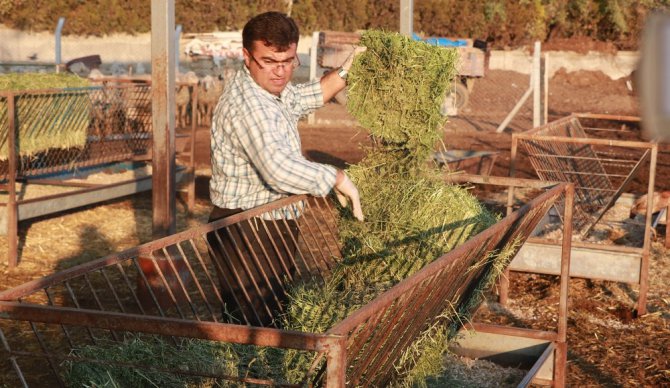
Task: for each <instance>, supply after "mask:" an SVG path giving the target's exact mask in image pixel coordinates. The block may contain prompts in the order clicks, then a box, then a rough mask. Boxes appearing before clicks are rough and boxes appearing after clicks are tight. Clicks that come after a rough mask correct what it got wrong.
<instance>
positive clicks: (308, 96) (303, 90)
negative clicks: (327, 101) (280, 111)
mask: <svg viewBox="0 0 670 388" xmlns="http://www.w3.org/2000/svg"><path fill="white" fill-rule="evenodd" d="M295 89H296V94H297V97H298V98H297V100H298V104H297V108H298V111H297V112H294V113H295V114H297V115H298V116H303V115H306V114H309V113H312V112H313V111H314V110H315V109H317V108H321V107H322V106H323V91H322V90H321V80H319V79H316V80H313V81H309V82H306V83H303V84H297V85H295Z"/></svg>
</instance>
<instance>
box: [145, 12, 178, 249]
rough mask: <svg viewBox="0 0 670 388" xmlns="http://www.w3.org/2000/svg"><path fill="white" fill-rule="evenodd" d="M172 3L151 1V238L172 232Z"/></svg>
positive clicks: (173, 199) (173, 190)
mask: <svg viewBox="0 0 670 388" xmlns="http://www.w3.org/2000/svg"><path fill="white" fill-rule="evenodd" d="M174 31H175V25H174V0H151V100H152V107H151V108H152V109H151V113H152V124H153V153H152V185H153V186H152V200H153V234H154V236H155V237H162V236H165V235H168V234H172V233H174V232H175V230H176V227H175V213H176V201H175V140H174V138H175V136H174V130H175V118H174V114H173V113H174V104H175V100H174V93H175V91H174V89H175V55H174V51H175V41H174Z"/></svg>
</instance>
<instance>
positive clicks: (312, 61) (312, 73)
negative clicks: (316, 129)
mask: <svg viewBox="0 0 670 388" xmlns="http://www.w3.org/2000/svg"><path fill="white" fill-rule="evenodd" d="M320 35H321V33H320V32H319V31H314V33H313V34H312V48H310V50H309V79H310V81H313V80H315V79H316V65H317V62H316V59H317V58H318V55H319V36H320ZM315 121H316V118H315V116H314V112H312V113H310V114H309V115H308V116H307V123H308V124H310V125H311V124H314V122H315Z"/></svg>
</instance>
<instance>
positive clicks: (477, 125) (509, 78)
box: [445, 57, 533, 132]
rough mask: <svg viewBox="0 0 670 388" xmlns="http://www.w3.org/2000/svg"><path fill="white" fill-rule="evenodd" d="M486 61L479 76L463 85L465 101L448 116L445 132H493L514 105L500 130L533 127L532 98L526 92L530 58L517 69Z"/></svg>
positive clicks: (529, 82) (521, 129)
mask: <svg viewBox="0 0 670 388" xmlns="http://www.w3.org/2000/svg"><path fill="white" fill-rule="evenodd" d="M490 63H491V62H490V60H487V61H486V67H485V72H484V76H483V77H481V78H472V79H470V80H469V81H468V82H469V83H470V84H471V85H470V86H468V87H467V89H468V96H467V101H466V102H465V104H464V105H463V107H461V108H459V109H458V110H457V112H456V113H455V114H454V115H450V117H449V120H448V122H447V125H446V127H445V129H446V130H447V131H449V130H459V131H463V130H473V131H481V132H495V131H496V130H497V129H498V127H499V126H500V125H501V124H502V123H503V122H504V121H505V119H506V118H507V117H508V115H510V113H511V112H513V111H514V110H515V108H516V109H517V112H516V113H515V114H514V117H513V118H512V119H511V121H509V123H508V124H507V125H506V126H505V128H503V129H504V130H506V131H508V132H519V131H525V130H529V129H531V128H532V127H533V99H532V98H529V96H528V95H527V93H528V92H529V89H530V88H531V75H530V71H531V66H532V58H530V57H529V58H528V59H527V63H524V65H523V66H522V68H520V69H519V70H518V71H512V70H502V69H499V68H497V66H491V65H490ZM526 66H527V67H526ZM457 82H460V81H457ZM517 104H519V106H518V107H517Z"/></svg>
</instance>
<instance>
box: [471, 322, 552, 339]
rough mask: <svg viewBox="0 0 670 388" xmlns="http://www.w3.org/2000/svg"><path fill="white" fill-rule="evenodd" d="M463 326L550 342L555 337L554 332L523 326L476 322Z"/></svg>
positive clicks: (484, 331) (478, 330)
mask: <svg viewBox="0 0 670 388" xmlns="http://www.w3.org/2000/svg"><path fill="white" fill-rule="evenodd" d="M464 327H465V328H466V329H468V330H474V331H476V332H478V333H492V334H501V335H507V336H512V337H525V338H533V339H538V340H543V341H552V342H553V341H556V339H557V333H556V332H553V331H543V330H534V329H526V328H523V327H510V326H499V325H492V324H488V323H478V322H468V323H466V324H465V325H464Z"/></svg>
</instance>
